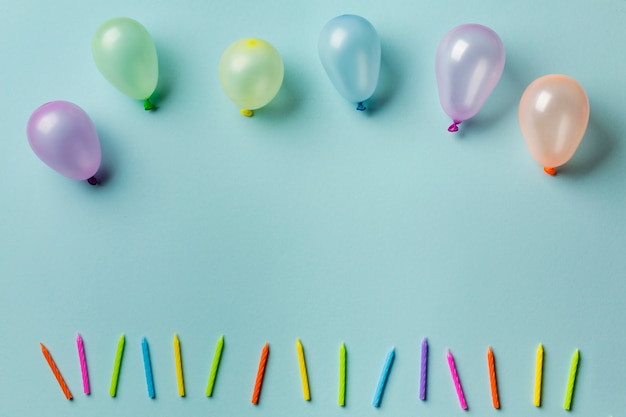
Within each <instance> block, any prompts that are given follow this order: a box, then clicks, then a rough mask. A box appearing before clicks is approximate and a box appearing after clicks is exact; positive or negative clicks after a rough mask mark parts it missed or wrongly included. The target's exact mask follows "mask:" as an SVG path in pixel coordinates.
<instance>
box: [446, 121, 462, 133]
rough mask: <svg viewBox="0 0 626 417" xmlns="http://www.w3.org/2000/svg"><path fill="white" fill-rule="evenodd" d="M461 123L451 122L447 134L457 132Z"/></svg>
mask: <svg viewBox="0 0 626 417" xmlns="http://www.w3.org/2000/svg"><path fill="white" fill-rule="evenodd" d="M460 124H461V122H459V121H457V120H453V121H452V124H451V125H450V127H448V132H458V131H459V126H458V125H460Z"/></svg>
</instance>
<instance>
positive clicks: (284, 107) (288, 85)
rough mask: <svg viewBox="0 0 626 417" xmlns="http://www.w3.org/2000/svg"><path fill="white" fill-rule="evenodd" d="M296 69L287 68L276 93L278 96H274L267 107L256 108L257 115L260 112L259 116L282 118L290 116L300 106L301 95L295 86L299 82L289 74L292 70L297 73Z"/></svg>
mask: <svg viewBox="0 0 626 417" xmlns="http://www.w3.org/2000/svg"><path fill="white" fill-rule="evenodd" d="M294 71H295V70H294V69H291V68H289V69H288V68H285V75H284V78H283V84H282V85H281V87H280V90H279V91H278V94H276V97H274V99H273V100H272V101H270V102H269V104H267V105H266V106H265V107H262V108H260V109H258V110H255V111H254V114H255V115H257V114H258V115H259V116H261V115H263V117H272V118H274V117H276V118H280V117H285V116H289V115H290V114H292V113H293V112H294V111H296V110H297V109H298V107H300V104H301V97H300V96H299V93H298V92H297V91H296V89H295V87H294V86H295V85H297V83H295V82H294V80H293V79H292V76H291V75H289V73H290V72H291V73H297V72H294Z"/></svg>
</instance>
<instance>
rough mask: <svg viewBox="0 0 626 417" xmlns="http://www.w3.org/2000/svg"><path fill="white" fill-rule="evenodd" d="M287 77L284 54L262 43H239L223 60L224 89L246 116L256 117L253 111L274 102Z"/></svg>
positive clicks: (242, 41) (250, 40) (256, 40)
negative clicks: (284, 76)
mask: <svg viewBox="0 0 626 417" xmlns="http://www.w3.org/2000/svg"><path fill="white" fill-rule="evenodd" d="M283 75H284V66H283V60H282V59H281V57H280V54H279V53H278V51H277V50H276V48H274V47H273V46H272V44H270V43H268V42H266V41H264V40H261V39H241V40H238V41H237V42H235V43H233V44H232V45H230V46H229V47H228V48H227V49H226V51H224V54H223V55H222V59H221V60H220V67H219V76H220V81H221V83H222V88H223V89H224V92H225V93H226V95H227V96H228V97H229V98H230V99H231V100H232V101H233V102H235V104H237V105H238V106H239V107H241V113H242V114H243V115H245V116H252V110H256V109H259V108H261V107H263V106H265V105H266V104H267V103H269V102H270V101H272V99H273V98H274V96H276V94H277V93H278V90H280V87H281V85H282V84H283Z"/></svg>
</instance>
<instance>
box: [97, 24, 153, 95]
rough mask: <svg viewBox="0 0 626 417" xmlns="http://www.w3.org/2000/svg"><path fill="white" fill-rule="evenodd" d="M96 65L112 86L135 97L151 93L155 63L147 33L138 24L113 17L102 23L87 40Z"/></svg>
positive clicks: (151, 44)
mask: <svg viewBox="0 0 626 417" xmlns="http://www.w3.org/2000/svg"><path fill="white" fill-rule="evenodd" d="M91 52H92V53H93V59H94V61H95V62H96V66H97V67H98V69H99V70H100V72H101V73H102V75H104V78H106V79H107V80H108V81H109V82H110V83H111V84H113V86H114V87H115V88H117V89H118V90H120V91H121V92H122V93H124V94H126V95H127V96H129V97H131V98H134V99H136V100H146V107H148V103H149V101H147V100H148V98H149V97H150V96H151V95H152V93H154V90H155V89H156V86H157V82H158V79H159V63H158V59H157V53H156V48H155V46H154V42H153V41H152V37H151V36H150V33H148V31H147V30H146V28H144V27H143V26H142V25H141V23H139V22H137V21H136V20H133V19H130V18H127V17H117V18H115V19H111V20H109V21H107V22H105V23H103V24H102V25H101V26H100V27H99V28H98V30H96V34H95V35H94V37H93V41H92V42H91Z"/></svg>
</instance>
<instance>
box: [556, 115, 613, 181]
mask: <svg viewBox="0 0 626 417" xmlns="http://www.w3.org/2000/svg"><path fill="white" fill-rule="evenodd" d="M617 143H618V141H617V139H616V138H615V137H614V136H613V135H612V134H611V133H610V132H609V131H608V130H606V129H605V128H604V127H603V126H602V124H601V123H599V122H598V120H597V119H595V118H594V117H593V115H592V116H591V117H590V118H589V123H588V124H587V131H586V132H585V136H584V137H583V140H582V141H581V143H580V145H579V147H578V149H577V150H576V153H575V154H574V156H573V157H572V159H571V160H570V161H569V162H568V163H566V164H565V165H563V166H562V167H559V168H558V169H557V172H558V173H559V174H564V175H568V176H570V175H571V176H581V175H585V174H588V173H590V172H592V171H593V170H594V169H596V168H597V167H598V166H599V165H601V163H602V162H603V161H604V160H605V159H606V158H607V157H608V156H609V155H610V154H611V152H612V151H613V150H614V148H615V146H616V144H617ZM557 175H558V174H557Z"/></svg>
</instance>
